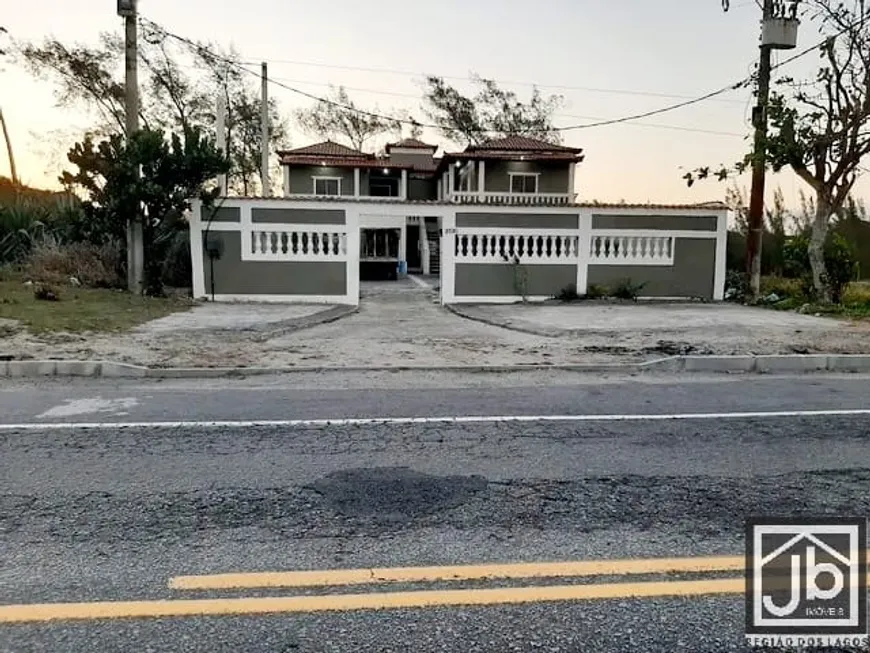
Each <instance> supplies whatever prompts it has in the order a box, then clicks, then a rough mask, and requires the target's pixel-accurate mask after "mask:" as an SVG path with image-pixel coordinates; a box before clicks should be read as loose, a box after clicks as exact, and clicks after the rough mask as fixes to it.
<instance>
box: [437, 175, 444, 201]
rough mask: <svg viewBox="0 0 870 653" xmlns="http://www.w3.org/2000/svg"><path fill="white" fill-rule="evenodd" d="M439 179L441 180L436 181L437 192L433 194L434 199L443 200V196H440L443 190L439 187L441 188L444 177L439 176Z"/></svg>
mask: <svg viewBox="0 0 870 653" xmlns="http://www.w3.org/2000/svg"><path fill="white" fill-rule="evenodd" d="M441 177H442V178H441V179H439V180H438V190H437V192H436V194H435V197H437V198H438V199H439V200H441V199H444V196H443V195H442V190H443V189H442V188H441V187H442V186H443V177H444V175H441Z"/></svg>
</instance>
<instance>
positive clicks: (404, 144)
mask: <svg viewBox="0 0 870 653" xmlns="http://www.w3.org/2000/svg"><path fill="white" fill-rule="evenodd" d="M394 147H400V148H405V149H407V150H432V151H433V152H434V151H435V150H437V149H438V146H437V145H429V144H428V143H424V142H423V141H421V140H420V139H418V138H405V139H402V140H401V141H399V142H398V143H390V144H389V145H387V147H386V150H387V152H389V151H390V150H391V149H393V148H394Z"/></svg>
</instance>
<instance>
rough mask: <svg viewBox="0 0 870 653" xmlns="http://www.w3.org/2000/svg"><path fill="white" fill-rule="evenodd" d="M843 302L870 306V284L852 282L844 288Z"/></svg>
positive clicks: (850, 304)
mask: <svg viewBox="0 0 870 653" xmlns="http://www.w3.org/2000/svg"><path fill="white" fill-rule="evenodd" d="M843 304H845V305H847V306H870V284H868V283H857V282H856V283H850V284H849V285H848V286H846V288H845V289H844V290H843Z"/></svg>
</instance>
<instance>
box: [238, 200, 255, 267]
mask: <svg viewBox="0 0 870 653" xmlns="http://www.w3.org/2000/svg"><path fill="white" fill-rule="evenodd" d="M251 206H252V203H251V202H244V203H242V206H241V207H240V209H239V213H240V222H241V224H239V228H240V229H241V232H242V233H241V236H240V240H241V243H242V245H241V247H242V255H243V256H244V253H245V252H250V251H251V241H252V240H253V236H254V221H253V219H252V217H251Z"/></svg>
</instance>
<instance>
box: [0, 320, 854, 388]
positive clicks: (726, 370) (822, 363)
mask: <svg viewBox="0 0 870 653" xmlns="http://www.w3.org/2000/svg"><path fill="white" fill-rule="evenodd" d="M336 319H337V318H336ZM540 371H562V372H577V373H587V374H606V373H615V374H642V373H645V372H651V373H666V374H673V373H682V372H686V373H707V374H753V373H754V374H798V373H812V372H834V373H870V355H866V354H831V355H827V354H810V355H803V354H794V355H782V356H780V355H765V356H672V357H669V358H661V359H658V360H653V361H648V362H646V363H614V364H591V365H580V364H577V365H571V364H569V365H546V364H531V365H440V366H439V365H436V366H414V365H382V366H347V367H341V366H319V367H186V368H185V367H174V368H173V367H168V368H159V367H151V368H149V367H143V366H139V365H130V364H127V363H116V362H113V361H70V360H42V361H0V378H2V377H8V378H38V377H47V376H59V377H100V378H112V379H120V378H127V379H144V378H149V379H217V378H244V377H248V376H266V375H282V374H300V373H308V374H326V373H336V372H339V373H341V372H345V373H346V372H363V373H365V372H369V373H370V372H392V373H396V372H464V373H468V374H510V373H517V372H540Z"/></svg>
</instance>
